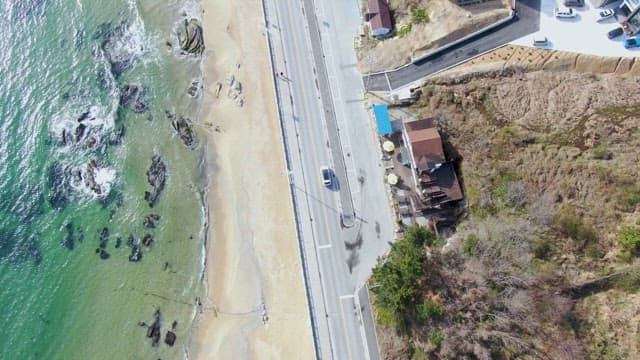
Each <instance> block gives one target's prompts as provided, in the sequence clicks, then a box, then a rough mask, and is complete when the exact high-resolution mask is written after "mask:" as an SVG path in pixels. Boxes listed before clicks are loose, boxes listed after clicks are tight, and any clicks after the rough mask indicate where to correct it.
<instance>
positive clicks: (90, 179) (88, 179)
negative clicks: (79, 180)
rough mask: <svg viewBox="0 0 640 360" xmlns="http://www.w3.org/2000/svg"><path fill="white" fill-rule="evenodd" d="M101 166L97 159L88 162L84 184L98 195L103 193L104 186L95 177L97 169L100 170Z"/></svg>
mask: <svg viewBox="0 0 640 360" xmlns="http://www.w3.org/2000/svg"><path fill="white" fill-rule="evenodd" d="M99 167H100V165H99V164H98V162H97V161H96V160H91V161H89V163H87V168H86V171H85V173H84V174H85V175H84V185H85V186H86V187H88V188H89V189H91V191H93V192H94V193H96V194H97V195H102V187H101V186H100V184H98V182H96V177H95V173H96V170H98V168H99Z"/></svg>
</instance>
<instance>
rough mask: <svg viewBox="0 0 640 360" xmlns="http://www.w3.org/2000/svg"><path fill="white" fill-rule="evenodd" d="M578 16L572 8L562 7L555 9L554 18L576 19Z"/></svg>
mask: <svg viewBox="0 0 640 360" xmlns="http://www.w3.org/2000/svg"><path fill="white" fill-rule="evenodd" d="M576 15H578V14H576V12H575V10H573V9H572V8H568V7H564V6H560V7H557V8H555V9H553V16H555V17H557V18H564V19H569V18H574V17H576Z"/></svg>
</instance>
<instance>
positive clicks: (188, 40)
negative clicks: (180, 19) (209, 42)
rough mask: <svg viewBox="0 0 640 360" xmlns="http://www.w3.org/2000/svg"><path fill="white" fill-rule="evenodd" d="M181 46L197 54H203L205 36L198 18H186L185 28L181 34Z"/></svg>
mask: <svg viewBox="0 0 640 360" xmlns="http://www.w3.org/2000/svg"><path fill="white" fill-rule="evenodd" d="M179 39H180V48H181V49H182V50H183V51H185V52H187V53H189V54H195V55H201V54H202V52H203V51H204V38H203V36H202V25H201V24H200V21H198V20H197V19H189V20H186V19H185V20H184V29H183V31H182V33H181V34H179Z"/></svg>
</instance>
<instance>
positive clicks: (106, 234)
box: [100, 228, 109, 249]
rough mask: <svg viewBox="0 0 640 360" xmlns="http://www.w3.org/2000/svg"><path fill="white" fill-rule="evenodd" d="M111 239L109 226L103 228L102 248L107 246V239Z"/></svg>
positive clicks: (101, 234)
mask: <svg viewBox="0 0 640 360" xmlns="http://www.w3.org/2000/svg"><path fill="white" fill-rule="evenodd" d="M108 240H109V228H103V229H102V232H101V233H100V249H106V248H107V241H108Z"/></svg>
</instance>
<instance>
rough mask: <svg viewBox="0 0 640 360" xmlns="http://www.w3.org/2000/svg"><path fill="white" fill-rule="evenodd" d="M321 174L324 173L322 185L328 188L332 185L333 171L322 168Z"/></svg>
mask: <svg viewBox="0 0 640 360" xmlns="http://www.w3.org/2000/svg"><path fill="white" fill-rule="evenodd" d="M320 172H321V173H322V183H323V184H324V185H326V186H329V185H331V170H329V167H328V166H322V167H320Z"/></svg>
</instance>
